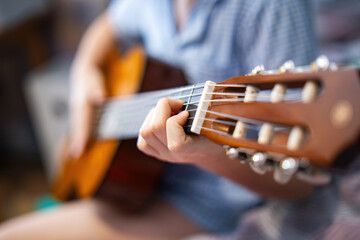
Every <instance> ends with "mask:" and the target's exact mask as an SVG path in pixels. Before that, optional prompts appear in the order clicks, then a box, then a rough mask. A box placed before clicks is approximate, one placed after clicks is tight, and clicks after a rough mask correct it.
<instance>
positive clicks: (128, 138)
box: [53, 48, 360, 210]
mask: <svg viewBox="0 0 360 240" xmlns="http://www.w3.org/2000/svg"><path fill="white" fill-rule="evenodd" d="M113 59H116V60H115V64H112V67H111V68H108V69H105V73H106V75H107V76H108V78H107V79H108V81H107V82H106V86H107V90H108V95H109V99H108V101H107V102H106V103H105V104H103V105H102V106H99V107H98V108H97V114H96V116H95V120H94V133H93V140H92V141H91V143H90V144H89V146H88V148H87V150H86V151H85V153H84V154H83V155H82V156H81V157H80V158H79V159H67V160H66V161H64V162H65V164H64V166H63V168H62V171H61V172H60V174H59V177H58V178H57V179H56V181H55V184H54V186H53V194H54V195H55V196H56V197H57V198H59V199H61V200H69V199H72V198H87V197H92V196H100V197H105V198H110V199H113V200H116V201H117V202H118V203H120V204H121V205H122V206H123V207H124V208H125V209H127V210H138V209H141V208H142V207H144V206H146V204H147V203H148V202H149V200H150V199H151V197H152V196H153V195H152V193H153V192H155V191H156V188H157V185H158V183H159V181H160V179H161V173H162V171H163V169H164V167H166V164H165V163H162V162H161V161H157V160H156V159H153V158H151V157H149V156H146V155H144V154H143V153H141V152H140V151H138V150H137V148H136V137H137V135H138V132H139V129H140V127H141V125H142V122H143V120H144V119H145V117H146V115H147V113H148V112H149V110H150V109H151V108H152V107H154V106H155V105H156V103H157V101H158V100H159V99H161V98H163V97H167V98H173V99H180V100H183V101H184V110H187V111H189V113H190V116H189V119H188V122H187V124H186V125H185V127H184V128H185V131H186V132H188V133H192V134H201V135H204V136H206V137H207V138H209V139H210V140H212V141H214V142H215V143H219V144H221V145H224V147H225V150H226V153H227V155H228V156H229V157H230V158H232V159H235V160H239V161H241V162H248V163H249V164H250V165H251V166H252V168H253V169H254V170H255V171H256V172H258V173H259V174H263V173H265V172H266V171H274V178H275V180H276V181H278V182H279V183H286V182H287V181H288V180H289V179H290V178H291V177H292V176H293V175H296V176H297V177H299V178H302V179H304V180H305V181H312V182H314V183H319V184H323V183H326V182H327V181H328V175H327V174H326V173H324V171H322V170H321V169H324V168H329V167H331V166H333V165H334V164H335V159H336V158H337V157H338V156H339V154H340V153H342V152H344V150H345V149H348V148H349V146H351V145H354V144H356V143H358V139H359V132H360V94H359V93H360V83H359V70H358V69H356V68H351V67H348V68H339V67H337V66H336V65H334V64H332V63H330V62H329V61H328V60H327V58H326V57H323V56H322V57H320V58H318V59H317V60H316V62H314V63H312V64H311V65H310V66H305V67H295V66H294V64H293V62H291V61H288V62H286V63H285V64H284V65H282V66H281V67H280V68H279V70H275V71H266V70H265V69H264V67H263V66H257V67H256V68H254V70H253V71H252V73H251V74H249V75H247V76H237V77H233V78H230V79H228V80H226V81H224V82H221V83H214V82H211V81H207V82H206V83H204V84H197V85H193V86H186V84H187V83H186V80H185V76H184V74H183V72H182V71H181V70H180V69H177V68H174V67H171V66H169V65H166V64H164V63H161V62H159V61H156V60H154V59H150V58H146V56H145V54H144V52H143V50H142V49H141V48H134V49H132V50H130V51H129V52H128V53H127V54H126V55H125V56H124V57H123V58H120V59H118V58H117V57H116V56H113ZM178 86H181V87H178ZM174 87H177V88H174ZM158 89H163V90H158ZM139 91H140V92H141V93H138V94H135V93H136V92H139ZM120 139H121V140H120ZM355 151H357V152H358V149H357V150H355ZM65 152H66V150H65V151H64V157H65V158H66V157H67V155H66V154H65Z"/></svg>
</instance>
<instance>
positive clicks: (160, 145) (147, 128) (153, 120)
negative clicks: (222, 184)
mask: <svg viewBox="0 0 360 240" xmlns="http://www.w3.org/2000/svg"><path fill="white" fill-rule="evenodd" d="M182 105H183V102H182V101H178V100H172V99H168V98H163V99H161V100H160V101H159V102H158V104H157V105H156V107H155V108H153V109H152V110H151V111H150V112H149V114H148V115H147V117H146V119H145V121H144V123H143V125H142V127H141V129H140V134H139V138H138V143H137V146H138V148H139V149H140V150H141V151H143V152H144V153H146V154H148V155H151V156H153V157H156V158H158V159H161V160H164V161H168V162H173V163H196V162H201V161H203V160H207V159H210V158H211V159H213V160H216V159H221V158H224V157H225V153H224V149H223V148H222V147H221V146H220V145H217V144H215V143H213V142H211V141H210V140H208V139H207V138H205V137H203V136H196V135H187V134H186V133H185V131H184V129H183V126H184V125H185V123H186V120H187V118H188V116H189V113H188V112H187V111H182V112H180V113H179V111H180V110H181V108H182ZM175 113H179V114H177V115H174V114H175Z"/></svg>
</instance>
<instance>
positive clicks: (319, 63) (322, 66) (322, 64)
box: [311, 55, 330, 71]
mask: <svg viewBox="0 0 360 240" xmlns="http://www.w3.org/2000/svg"><path fill="white" fill-rule="evenodd" d="M329 66H330V61H329V59H328V58H327V57H326V56H325V55H321V56H319V57H318V58H317V59H316V60H315V62H313V63H312V64H311V68H312V70H313V71H318V70H327V69H328V68H329Z"/></svg>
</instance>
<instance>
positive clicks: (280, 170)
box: [274, 157, 299, 184]
mask: <svg viewBox="0 0 360 240" xmlns="http://www.w3.org/2000/svg"><path fill="white" fill-rule="evenodd" d="M298 167H299V163H298V161H297V160H296V159H295V158H291V157H289V158H285V159H283V160H281V161H280V163H279V166H278V167H276V168H275V171H274V179H275V181H276V182H278V183H280V184H285V183H287V182H288V181H289V180H290V178H291V177H292V175H293V174H294V173H295V172H296V170H297V169H298Z"/></svg>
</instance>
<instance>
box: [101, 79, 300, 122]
mask: <svg viewBox="0 0 360 240" xmlns="http://www.w3.org/2000/svg"><path fill="white" fill-rule="evenodd" d="M216 86H220V87H227V86H231V87H241V88H244V87H246V85H233V84H227V85H225V84H217V85H216ZM194 88H197V89H199V88H203V85H200V86H199V85H195V87H194V86H189V87H184V88H181V89H180V90H174V91H167V90H166V92H165V93H166V94H165V93H163V94H162V95H158V96H157V97H156V98H155V99H147V98H149V96H147V98H145V99H140V100H139V101H132V103H131V104H129V102H127V101H125V102H120V101H119V103H118V102H111V101H110V102H111V103H112V104H110V105H109V104H105V105H103V106H102V108H100V111H96V112H97V113H98V115H99V116H98V117H96V119H95V120H96V121H94V122H95V124H94V125H95V126H96V125H98V124H99V120H100V118H101V116H103V115H105V114H106V113H107V112H114V109H115V112H123V111H124V110H126V109H127V108H130V109H131V110H132V112H136V113H137V111H136V110H137V108H139V107H141V108H142V109H144V104H141V103H142V102H144V101H146V102H147V103H148V104H147V105H148V106H147V107H148V108H151V107H152V106H155V103H156V102H157V101H158V100H159V98H161V97H163V96H169V93H179V92H184V90H186V89H188V90H192V89H194ZM202 94H203V93H196V94H191V95H184V96H177V97H176V96H173V97H171V98H173V99H182V98H188V97H189V96H201V95H202ZM205 94H213V95H222V96H244V95H245V94H244V93H205ZM257 95H258V94H257ZM269 96H271V93H265V94H264V93H263V94H262V95H261V96H257V99H256V101H259V100H269V99H268V97H269ZM285 96H286V99H285V101H297V100H301V98H300V93H299V92H296V93H287V94H285ZM291 96H292V97H293V98H291ZM131 100H133V99H131ZM204 101H206V102H243V101H244V98H237V99H212V100H204ZM114 103H115V104H114ZM198 103H199V101H195V102H188V103H185V104H184V106H188V105H191V104H192V105H196V104H198ZM125 104H126V105H125ZM134 104H136V107H134V106H132V105H134ZM121 105H122V106H121ZM124 105H125V106H124ZM149 105H150V106H149ZM145 106H146V105H145ZM137 115H138V114H135V115H134V114H132V116H129V114H127V115H126V116H127V117H128V118H136V116H137Z"/></svg>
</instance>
